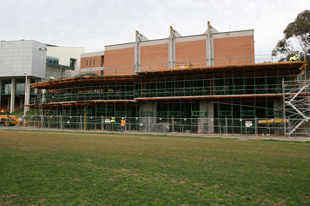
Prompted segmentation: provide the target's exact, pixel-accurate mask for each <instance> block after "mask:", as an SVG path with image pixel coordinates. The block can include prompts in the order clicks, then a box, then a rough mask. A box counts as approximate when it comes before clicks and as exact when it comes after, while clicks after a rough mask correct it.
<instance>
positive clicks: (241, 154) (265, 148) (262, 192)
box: [0, 131, 310, 205]
mask: <svg viewBox="0 0 310 206" xmlns="http://www.w3.org/2000/svg"><path fill="white" fill-rule="evenodd" d="M143 137H145V139H143V138H142V137H141V136H135V135H105V134H85V133H81V134H79V133H51V132H27V131H1V133H0V165H1V167H0V205H32V204H33V205H309V204H310V196H309V195H310V189H309V188H310V187H309V185H310V161H309V157H310V144H309V143H297V142H280V141H238V140H226V139H209V138H206V139H204V138H177V137H173V138H167V137H157V136H145V135H144V136H143Z"/></svg>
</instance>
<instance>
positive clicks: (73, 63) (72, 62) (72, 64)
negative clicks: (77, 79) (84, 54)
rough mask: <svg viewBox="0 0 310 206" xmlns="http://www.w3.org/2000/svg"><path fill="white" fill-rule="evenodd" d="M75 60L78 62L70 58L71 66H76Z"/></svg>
mask: <svg viewBox="0 0 310 206" xmlns="http://www.w3.org/2000/svg"><path fill="white" fill-rule="evenodd" d="M75 62H76V59H72V58H70V67H72V68H75V67H74V66H75Z"/></svg>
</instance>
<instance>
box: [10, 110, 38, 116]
mask: <svg viewBox="0 0 310 206" xmlns="http://www.w3.org/2000/svg"><path fill="white" fill-rule="evenodd" d="M37 114H39V110H38V109H30V110H29V111H28V112H27V113H26V115H27V116H28V115H37ZM10 115H18V116H22V115H24V109H19V110H17V111H15V112H12V113H11V114H10Z"/></svg>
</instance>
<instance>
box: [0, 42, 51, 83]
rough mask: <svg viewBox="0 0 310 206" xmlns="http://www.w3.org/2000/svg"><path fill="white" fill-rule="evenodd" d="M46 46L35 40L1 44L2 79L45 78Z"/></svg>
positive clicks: (0, 72) (0, 69)
mask: <svg viewBox="0 0 310 206" xmlns="http://www.w3.org/2000/svg"><path fill="white" fill-rule="evenodd" d="M44 47H45V44H42V43H40V42H36V41H33V40H20V41H2V42H0V77H24V76H25V75H24V72H26V73H27V75H28V76H32V77H35V78H44V77H45V66H46V52H45V50H44V49H43V48H44Z"/></svg>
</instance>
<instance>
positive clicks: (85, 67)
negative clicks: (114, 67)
mask: <svg viewBox="0 0 310 206" xmlns="http://www.w3.org/2000/svg"><path fill="white" fill-rule="evenodd" d="M103 65H104V51H100V52H90V53H84V54H82V55H81V70H80V75H84V74H89V73H92V74H96V75H99V76H101V75H103Z"/></svg>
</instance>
